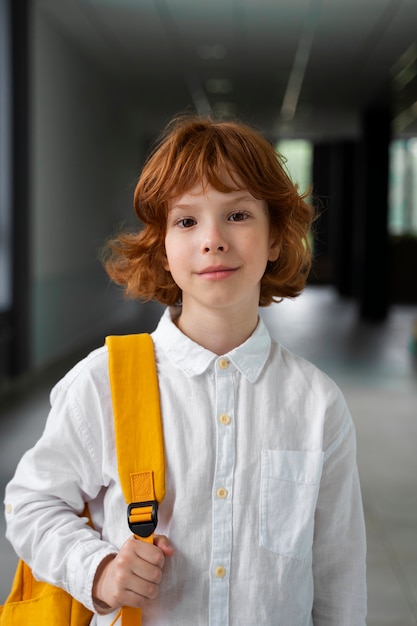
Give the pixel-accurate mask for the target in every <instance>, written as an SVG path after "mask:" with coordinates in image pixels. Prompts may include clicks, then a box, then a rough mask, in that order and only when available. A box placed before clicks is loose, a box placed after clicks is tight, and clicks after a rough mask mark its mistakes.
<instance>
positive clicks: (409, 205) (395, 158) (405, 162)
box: [388, 138, 417, 235]
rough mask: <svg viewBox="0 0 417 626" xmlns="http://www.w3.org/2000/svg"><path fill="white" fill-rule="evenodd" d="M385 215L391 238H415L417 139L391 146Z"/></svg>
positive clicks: (398, 142)
mask: <svg viewBox="0 0 417 626" xmlns="http://www.w3.org/2000/svg"><path fill="white" fill-rule="evenodd" d="M388 216H389V217H388V227H389V232H390V234H391V235H417V138H411V139H397V140H395V141H393V142H392V143H391V146H390V173H389V204H388Z"/></svg>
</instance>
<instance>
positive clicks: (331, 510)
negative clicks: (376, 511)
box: [313, 397, 366, 626]
mask: <svg viewBox="0 0 417 626" xmlns="http://www.w3.org/2000/svg"><path fill="white" fill-rule="evenodd" d="M332 411H333V412H334V411H336V412H337V413H338V415H337V422H338V423H341V420H342V419H343V422H342V424H343V425H342V427H341V429H340V430H339V432H338V434H337V436H336V437H335V438H334V439H333V441H332V442H331V443H330V444H329V446H328V448H327V450H325V455H324V465H323V473H322V479H321V484H320V491H319V496H318V502H317V509H316V516H315V536H314V544H313V574H314V607H313V621H314V625H315V626H330V625H331V626H334V625H335V624H337V625H338V626H351V625H352V624H355V626H364V625H365V623H366V621H365V620H366V567H365V562H366V538H365V524H364V517H363V507H362V499H361V492H360V485H359V477H358V469H357V464H356V439H355V430H354V425H353V422H352V419H351V417H350V414H349V413H348V410H347V408H346V405H345V403H344V400H343V398H342V397H341V398H339V402H338V403H337V405H336V406H333V407H332Z"/></svg>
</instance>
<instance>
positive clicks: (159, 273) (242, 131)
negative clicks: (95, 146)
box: [105, 116, 313, 306]
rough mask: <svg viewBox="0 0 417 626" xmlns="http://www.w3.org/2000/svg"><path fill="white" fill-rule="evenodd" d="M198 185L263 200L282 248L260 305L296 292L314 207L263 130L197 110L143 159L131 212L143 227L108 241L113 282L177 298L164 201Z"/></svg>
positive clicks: (151, 295)
mask: <svg viewBox="0 0 417 626" xmlns="http://www.w3.org/2000/svg"><path fill="white" fill-rule="evenodd" d="M197 183H202V184H203V183H204V184H207V185H211V186H212V187H214V188H215V189H217V190H218V191H221V192H225V193H227V192H230V191H232V189H233V190H236V189H247V190H248V191H249V192H250V193H251V194H252V195H253V196H254V197H255V198H257V199H260V200H265V201H266V203H267V206H268V212H269V219H270V227H271V229H272V232H273V233H274V234H276V235H277V236H278V239H279V243H280V254H279V257H278V259H277V260H276V261H273V262H269V263H268V264H267V267H266V270H265V274H264V276H263V278H262V281H261V292H260V301H259V304H260V306H267V305H269V304H271V302H273V301H277V300H281V299H282V298H285V297H295V296H297V295H299V293H300V292H301V291H302V289H303V288H304V286H305V283H306V280H307V276H308V273H309V270H310V266H311V251H310V247H309V243H308V233H309V230H310V227H311V223H312V220H313V209H312V207H311V205H309V204H308V203H307V202H305V196H303V195H300V194H299V193H298V189H297V186H296V185H294V183H293V182H292V181H291V179H290V178H289V176H288V174H287V172H286V169H285V167H284V160H283V158H282V157H281V156H280V155H279V154H277V152H276V150H275V149H274V147H273V146H272V145H271V144H270V143H269V142H268V141H267V140H266V139H265V138H264V137H263V136H262V135H261V134H259V133H258V132H256V131H255V130H254V129H252V128H250V127H249V126H247V125H245V124H242V123H240V122H230V121H213V120H212V119H209V118H201V117H196V116H192V117H182V118H176V119H175V120H174V121H173V122H172V123H170V124H169V125H168V126H167V129H166V130H165V132H164V133H163V134H162V136H161V138H160V140H159V142H158V143H157V145H156V148H155V149H154V151H153V152H152V154H151V155H150V157H149V158H148V159H147V161H146V163H145V166H144V168H143V170H142V174H141V176H140V178H139V181H138V183H137V186H136V190H135V194H134V208H135V212H136V214H137V216H138V218H139V219H140V221H141V222H142V223H143V225H144V227H143V229H142V230H140V231H139V232H137V233H123V234H119V235H118V236H117V237H116V238H114V239H113V240H111V241H109V242H108V254H107V259H106V261H105V268H106V270H107V273H108V274H109V276H110V277H111V278H112V280H113V281H115V282H116V283H118V284H119V285H123V286H124V288H125V293H126V295H127V296H129V297H131V298H141V299H143V300H151V299H155V300H158V301H159V302H161V303H163V304H167V305H173V304H176V303H178V302H179V301H180V300H181V290H180V289H179V287H178V286H177V285H176V283H175V282H174V281H173V279H172V276H171V274H170V273H169V272H168V271H167V270H165V269H164V260H165V233H166V223H167V215H168V202H169V200H171V199H172V198H174V197H176V196H178V195H180V194H183V193H185V192H187V191H189V190H190V189H191V188H192V187H193V186H194V185H195V184H197ZM231 183H232V184H233V187H231Z"/></svg>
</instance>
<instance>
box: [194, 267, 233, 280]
mask: <svg viewBox="0 0 417 626" xmlns="http://www.w3.org/2000/svg"><path fill="white" fill-rule="evenodd" d="M236 270H237V268H236V267H227V266H226V265H213V266H209V267H205V268H204V269H203V270H201V271H200V272H198V275H199V276H201V277H202V278H207V279H216V278H217V279H220V278H227V277H228V276H231V275H232V274H233V273H234V272H236Z"/></svg>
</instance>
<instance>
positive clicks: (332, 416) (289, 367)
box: [271, 340, 354, 449]
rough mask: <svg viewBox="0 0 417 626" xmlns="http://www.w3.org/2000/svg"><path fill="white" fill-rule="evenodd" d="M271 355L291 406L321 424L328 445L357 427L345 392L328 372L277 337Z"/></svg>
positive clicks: (325, 446) (316, 423)
mask: <svg viewBox="0 0 417 626" xmlns="http://www.w3.org/2000/svg"><path fill="white" fill-rule="evenodd" d="M271 359H272V362H273V363H274V365H275V367H274V369H275V368H276V371H275V377H277V378H279V379H280V382H279V383H278V384H279V387H280V389H281V390H282V392H283V394H284V395H285V397H286V400H287V403H288V404H287V406H288V405H290V406H291V407H295V410H296V411H297V412H298V414H299V415H303V416H304V421H305V422H306V423H309V424H310V425H311V424H312V423H314V424H315V425H316V426H318V425H320V429H321V430H322V434H323V447H324V449H327V448H328V447H329V446H331V445H332V443H333V442H334V441H336V440H337V439H339V438H340V437H343V436H345V435H346V436H347V435H348V433H349V432H350V431H353V430H354V427H353V421H352V417H351V415H350V411H349V408H348V406H347V404H346V400H345V397H344V395H343V392H342V390H341V389H340V387H339V386H338V385H337V383H336V382H335V381H334V380H333V379H332V378H331V377H330V376H329V375H328V374H326V373H325V372H323V371H322V370H321V369H320V368H319V367H317V366H316V365H314V364H313V363H311V362H310V361H308V360H307V359H305V358H303V357H301V356H298V355H296V354H294V353H292V352H291V351H290V350H288V349H286V348H284V347H283V346H282V345H280V344H279V342H277V341H275V340H273V342H272V348H271Z"/></svg>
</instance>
